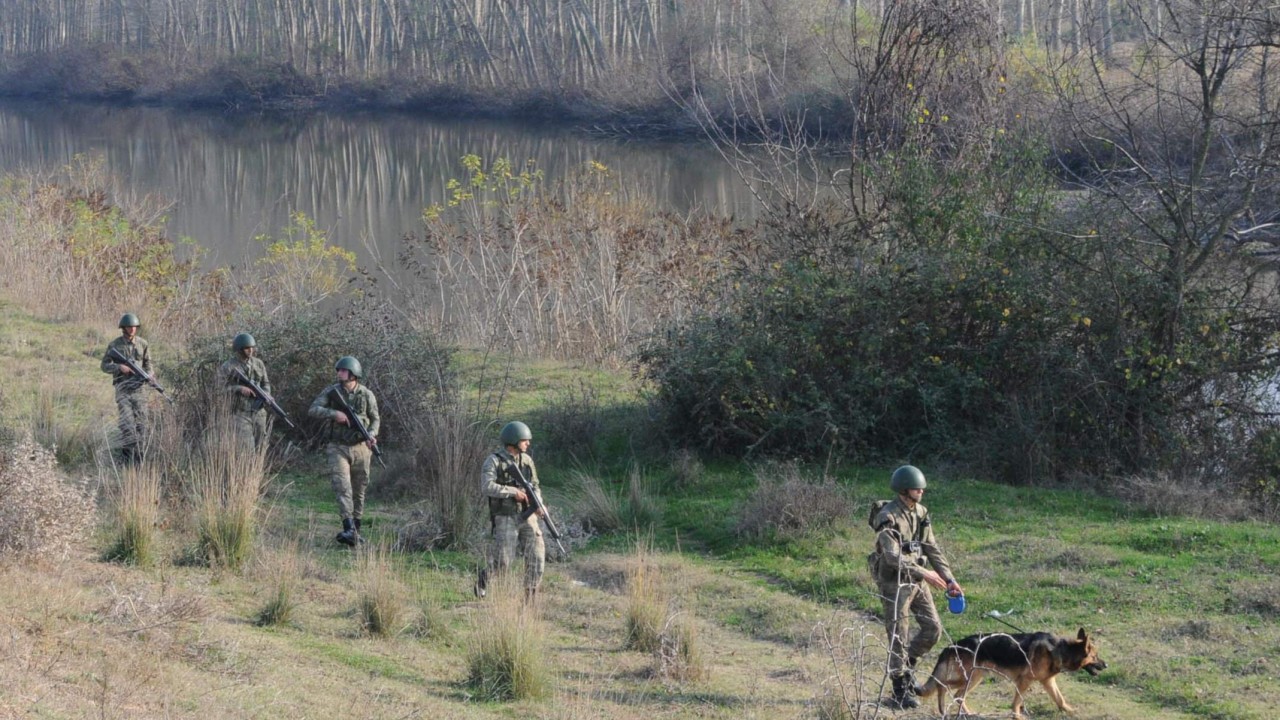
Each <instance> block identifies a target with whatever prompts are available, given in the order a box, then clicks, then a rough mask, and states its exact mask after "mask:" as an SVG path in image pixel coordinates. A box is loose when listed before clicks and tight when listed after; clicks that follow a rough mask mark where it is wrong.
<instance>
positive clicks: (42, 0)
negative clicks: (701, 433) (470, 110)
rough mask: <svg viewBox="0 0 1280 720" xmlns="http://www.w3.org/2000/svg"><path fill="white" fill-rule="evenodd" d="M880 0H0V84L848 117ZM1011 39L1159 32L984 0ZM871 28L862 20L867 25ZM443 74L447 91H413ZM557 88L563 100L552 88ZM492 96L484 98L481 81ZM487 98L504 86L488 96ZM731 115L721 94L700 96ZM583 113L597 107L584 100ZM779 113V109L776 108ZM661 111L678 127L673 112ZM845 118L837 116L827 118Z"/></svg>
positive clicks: (118, 93)
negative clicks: (512, 100)
mask: <svg viewBox="0 0 1280 720" xmlns="http://www.w3.org/2000/svg"><path fill="white" fill-rule="evenodd" d="M917 5H919V4H918V3H913V2H889V1H887V0H852V1H851V0H787V1H785V2H781V1H779V0H680V1H679V2H676V1H675V0H528V1H527V2H510V1H509V0H438V1H432V2H421V1H417V2H415V1H412V0H390V1H387V0H0V89H3V90H4V91H6V92H8V93H10V94H21V95H40V96H63V95H69V96H87V97H95V96H97V97H109V98H113V99H130V98H133V99H146V100H156V99H161V100H166V99H177V100H180V101H191V102H206V103H217V104H226V103H234V104H253V103H265V104H271V103H276V104H280V103H282V102H284V101H286V100H288V99H294V100H297V99H299V98H311V99H315V98H329V101H330V102H341V101H342V100H339V99H338V98H341V99H343V100H346V101H348V102H350V101H351V100H352V99H353V96H355V97H356V98H358V100H359V101H363V102H366V103H367V102H374V103H376V104H383V105H387V104H416V105H418V106H422V105H431V104H439V103H441V102H443V103H444V104H450V101H451V100H452V101H455V102H456V100H457V99H458V96H460V95H462V94H463V93H467V92H470V93H479V94H481V95H484V93H486V92H492V91H493V90H506V91H512V90H514V91H520V92H523V93H525V94H526V95H528V94H534V95H535V96H539V97H541V99H542V100H543V101H544V102H546V103H548V104H551V105H559V106H560V110H562V111H567V113H573V112H576V113H580V114H586V115H592V114H594V115H597V116H599V115H606V116H607V115H608V114H609V113H610V112H613V113H616V114H641V115H648V116H650V117H651V119H652V118H653V116H660V117H665V116H664V108H666V107H667V106H669V105H670V99H671V98H672V97H682V98H683V97H687V96H688V95H689V94H690V92H692V90H693V89H694V88H697V89H701V90H706V91H707V93H708V94H709V95H713V96H714V95H726V94H729V93H730V92H731V91H730V90H728V89H727V86H728V85H730V84H732V83H733V82H736V81H738V80H741V79H746V80H750V81H751V82H753V83H756V84H769V85H774V86H776V87H775V90H774V91H772V94H773V95H776V96H778V97H776V98H772V99H773V100H774V101H776V102H777V103H779V104H781V105H784V106H787V107H790V108H792V109H794V108H796V107H798V106H801V105H803V106H805V107H806V108H807V109H808V111H809V113H811V114H821V115H824V116H826V117H825V120H826V121H827V122H828V123H831V122H835V121H836V119H837V118H838V117H839V116H841V115H844V114H847V110H846V108H847V105H846V104H842V103H841V99H843V98H845V97H846V96H847V90H848V87H849V84H850V83H849V80H850V78H849V73H848V72H847V61H848V58H849V56H850V55H852V54H853V50H852V48H853V47H855V46H856V45H858V44H859V43H861V44H865V43H866V42H868V39H869V38H870V37H873V36H874V32H875V30H874V28H875V27H876V26H877V25H878V24H879V23H880V22H881V21H882V20H884V19H886V18H890V17H891V16H894V15H901V14H903V13H906V12H913V8H914V7H915V6H917ZM939 7H940V9H943V10H945V12H946V13H947V14H949V15H952V16H960V15H965V16H980V17H981V18H982V22H983V23H984V25H986V26H988V27H989V28H990V29H991V32H992V33H994V34H995V35H997V36H999V37H1001V38H1003V39H1004V41H1005V42H1007V43H1011V44H1020V45H1025V46H1027V47H1031V48H1040V49H1041V50H1044V51H1048V52H1050V53H1063V52H1065V53H1079V52H1081V51H1085V50H1088V51H1091V52H1094V53H1096V54H1098V55H1100V56H1103V57H1106V56H1109V55H1110V54H1111V53H1112V51H1113V48H1114V47H1115V46H1116V44H1118V43H1125V42H1129V41H1144V39H1149V38H1151V37H1152V36H1153V35H1158V34H1159V33H1160V32H1161V28H1162V27H1163V26H1164V24H1165V23H1167V22H1168V18H1167V15H1168V14H1169V11H1168V10H1167V9H1165V8H1164V3H1163V2H1159V1H1156V0H1142V2H1133V1H1127V0H1106V1H1104V2H1098V1H1097V0H1004V1H1003V2H988V1H987V0H979V1H976V2H975V1H965V2H951V3H945V4H943V5H940V6H939ZM868 33H871V34H870V35H869V34H868ZM439 87H446V88H451V89H452V93H451V94H450V93H446V94H445V95H444V97H443V98H442V97H441V96H439V95H438V94H432V95H431V97H430V98H422V97H417V98H415V95H421V94H422V93H425V92H429V91H430V90H431V89H432V88H439ZM566 91H569V92H570V96H569V97H568V98H562V97H559V94H561V93H564V92H566ZM488 97H489V98H495V96H493V95H489V96H488ZM498 97H500V96H498ZM713 107H714V109H715V110H716V111H717V112H718V113H719V114H721V115H728V116H732V115H734V114H735V112H736V111H735V109H734V108H732V107H729V103H727V101H726V102H719V103H713ZM593 110H594V112H593ZM781 112H783V110H782V109H780V110H778V111H776V112H774V113H773V114H775V115H776V114H779V113H781ZM665 119H666V121H665V122H664V125H668V126H669V125H671V124H673V123H672V122H671V120H670V118H669V117H667V118H665ZM839 127H840V128H846V127H847V123H846V124H842V125H839Z"/></svg>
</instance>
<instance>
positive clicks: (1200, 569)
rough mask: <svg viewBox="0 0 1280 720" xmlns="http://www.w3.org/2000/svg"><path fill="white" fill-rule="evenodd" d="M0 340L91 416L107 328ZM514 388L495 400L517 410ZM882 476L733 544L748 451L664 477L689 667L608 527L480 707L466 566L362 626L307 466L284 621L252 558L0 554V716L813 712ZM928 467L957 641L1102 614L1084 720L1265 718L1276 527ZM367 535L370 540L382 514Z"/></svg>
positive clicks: (12, 328) (853, 604) (20, 328)
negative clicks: (535, 684)
mask: <svg viewBox="0 0 1280 720" xmlns="http://www.w3.org/2000/svg"><path fill="white" fill-rule="evenodd" d="M0 339H2V340H3V341H2V342H0V355H3V357H4V358H5V359H6V360H8V361H9V363H7V364H9V365H12V364H13V363H14V361H15V360H17V359H20V360H22V361H23V362H25V363H27V365H25V366H24V367H25V368H26V369H24V372H29V373H32V374H31V375H29V376H24V377H31V378H34V377H49V376H61V377H65V378H67V380H66V382H65V383H63V384H62V385H59V386H58V387H59V388H65V392H66V393H67V397H68V398H72V397H73V396H79V395H81V394H82V395H83V403H82V404H79V405H77V404H76V403H74V402H72V401H71V400H70V399H68V400H67V404H68V407H82V408H86V410H83V411H81V412H82V413H85V412H91V411H97V412H98V413H101V414H103V415H105V416H107V417H106V419H105V421H109V413H110V410H111V408H110V404H109V389H107V388H105V385H106V384H105V382H104V380H105V379H104V378H101V377H99V376H97V375H95V374H96V373H97V368H96V357H94V354H95V352H96V348H97V347H98V345H99V344H100V343H101V342H105V339H106V336H101V335H99V334H98V333H96V332H94V331H91V330H86V329H84V328H78V327H70V326H65V325H52V324H48V323H43V322H40V321H36V320H33V319H31V318H30V317H27V316H25V315H22V314H21V313H18V312H16V311H14V310H13V309H12V308H7V307H4V308H0ZM31 348H39V349H40V350H39V351H33V350H31ZM42 364H43V367H42ZM565 377H566V378H572V377H574V376H573V375H572V374H566V375H565ZM570 381H571V380H570ZM18 385H19V389H20V387H21V386H22V385H23V384H18ZM100 385H101V386H103V387H99V386H100ZM552 390H553V389H552ZM537 391H538V392H540V393H545V392H548V388H545V387H538V388H537ZM24 397H26V398H28V401H23V400H22V398H24ZM30 397H31V396H29V395H26V394H23V393H19V392H15V391H13V390H11V391H10V392H7V393H6V394H5V401H6V404H7V407H8V408H12V409H13V410H14V412H15V414H16V415H17V416H20V417H28V415H24V414H23V412H24V411H22V410H21V409H22V408H26V407H29V406H30V407H34V405H35V404H34V402H29V401H30ZM104 401H106V402H105V403H104ZM526 401H527V397H526V398H524V399H523V400H522V399H521V398H513V400H512V402H513V404H514V406H515V407H520V405H519V403H520V402H525V404H524V406H523V407H525V408H529V407H532V405H531V404H529V403H528V402H526ZM89 419H90V420H95V421H96V422H99V423H101V422H103V421H104V419H103V418H96V419H94V418H89ZM544 467H545V469H544V471H543V474H544V475H545V476H546V478H547V481H548V484H549V485H550V487H549V493H550V494H552V500H553V502H554V490H555V487H554V480H555V477H556V475H557V473H556V472H555V470H556V468H555V465H554V463H553V462H551V459H548V462H546V463H545V466H544ZM651 471H652V472H654V473H655V474H660V473H661V472H664V470H663V469H662V468H656V467H655V468H651ZM884 475H885V473H884V471H883V469H877V470H876V471H875V472H874V473H863V474H860V475H857V476H850V478H849V483H850V485H851V487H852V489H853V491H854V494H855V497H856V501H855V502H854V503H853V507H852V508H851V513H850V515H851V519H850V522H849V523H848V525H847V526H846V527H844V528H842V529H840V530H838V531H836V532H834V533H832V534H829V535H826V536H823V537H817V538H810V539H806V540H801V541H794V542H790V543H782V544H776V545H755V546H744V545H741V544H739V543H737V542H735V541H734V540H733V538H732V535H731V533H730V528H731V527H732V524H733V515H734V507H735V506H736V504H737V503H738V502H739V501H740V499H741V497H742V496H743V495H744V494H745V493H747V492H749V491H750V488H751V484H752V483H753V482H754V481H753V480H752V479H751V473H750V472H748V471H747V470H746V469H744V468H743V467H740V466H737V465H729V466H720V467H713V468H711V469H710V470H709V471H708V472H707V474H706V476H705V477H704V479H703V480H701V481H700V482H699V483H698V484H697V485H696V486H695V487H688V488H680V489H676V490H673V491H670V492H669V493H668V495H667V498H666V512H665V518H666V523H667V524H668V526H669V527H668V528H667V529H666V531H664V532H659V533H658V534H657V538H658V543H659V544H660V545H662V546H663V547H664V550H665V552H664V553H663V555H662V559H661V562H662V563H663V568H664V572H663V577H664V578H667V580H668V581H669V583H670V584H671V587H672V589H673V591H674V592H675V593H676V594H677V596H678V597H679V598H680V605H681V607H683V608H685V609H686V610H689V611H692V612H693V613H694V614H695V615H696V616H697V617H698V618H699V620H700V621H701V627H702V635H701V637H702V639H703V642H704V645H705V649H706V656H707V662H708V665H709V667H710V675H709V679H708V680H706V681H703V682H700V683H696V684H692V685H680V684H673V683H664V682H663V681H661V680H658V679H655V678H653V677H652V676H651V674H650V672H649V669H650V668H651V667H652V659H651V658H649V657H647V656H645V655H641V654H638V653H634V652H629V651H624V650H622V649H621V643H622V625H623V620H622V612H623V599H622V596H621V594H620V593H621V584H622V577H623V573H624V568H625V564H626V557H625V554H623V553H621V552H616V551H618V550H622V551H625V549H626V547H627V546H628V544H629V541H627V540H625V539H614V540H607V541H604V542H598V543H597V544H596V548H597V549H595V550H592V549H591V548H588V550H587V551H584V552H580V553H578V554H577V555H576V556H575V557H574V559H573V560H572V561H571V562H569V563H564V564H556V565H553V566H551V568H550V569H549V576H548V585H547V588H546V591H545V592H544V593H543V595H544V597H545V601H544V607H543V615H544V621H545V624H546V627H547V647H548V651H547V652H548V659H549V661H550V664H551V667H552V669H553V675H554V677H555V679H556V680H555V683H556V687H557V690H556V693H555V696H554V697H553V698H551V699H549V700H544V701H538V702H525V703H512V704H498V703H482V702H477V701H474V700H472V699H471V696H470V694H469V691H468V689H467V688H466V686H465V685H464V684H463V680H464V678H465V675H466V664H465V655H466V649H467V645H468V638H469V636H470V633H471V628H472V627H473V623H475V622H477V621H480V622H493V621H494V620H495V619H494V618H491V617H488V616H487V615H484V614H482V613H484V611H485V609H486V607H488V606H486V605H485V604H482V603H477V602H475V601H474V600H472V599H471V598H470V597H469V594H468V588H469V586H470V570H471V568H472V567H473V566H474V563H475V558H474V557H471V556H468V555H465V554H456V553H440V554H413V555H403V556H400V558H399V559H398V561H399V562H400V564H401V570H402V573H403V576H404V578H405V579H406V582H408V583H409V584H411V585H415V586H418V587H420V588H422V593H423V594H424V595H425V596H426V597H427V598H428V601H427V602H428V603H429V604H431V605H432V606H435V607H438V608H439V612H440V617H441V618H442V619H443V622H444V624H445V626H446V628H445V629H444V630H443V631H442V632H441V633H439V634H433V635H432V636H430V637H426V638H418V637H415V636H412V635H409V634H406V635H402V636H400V637H398V638H396V639H392V640H379V639H374V638H370V637H366V636H364V635H362V634H361V633H360V632H359V631H358V629H357V623H356V620H355V615H354V605H355V591H354V589H353V582H352V575H351V567H352V561H351V560H352V558H351V554H350V553H347V552H344V551H342V550H340V549H338V548H337V547H336V546H335V544H334V543H333V542H332V537H331V536H332V533H333V532H334V529H335V528H334V527H333V524H334V521H333V513H332V508H331V502H332V501H331V499H330V498H329V495H328V491H327V489H326V488H325V483H324V482H323V481H322V480H321V475H320V472H319V469H318V468H315V467H303V468H300V469H299V470H297V471H296V472H293V473H291V474H290V475H288V476H285V477H282V478H280V479H279V480H278V482H277V484H276V489H275V491H274V492H273V495H272V501H271V508H272V509H271V513H270V514H269V521H268V528H267V532H266V533H265V535H264V538H263V541H262V545H263V547H264V548H268V549H269V548H272V547H274V546H276V545H277V544H279V542H280V541H282V540H283V541H297V542H298V543H299V544H300V546H301V548H302V555H303V559H304V567H305V573H304V580H303V590H302V593H303V597H304V604H303V605H302V607H301V608H300V610H299V612H298V616H297V617H296V618H295V619H294V621H293V622H292V623H291V624H290V625H289V626H288V627H284V628H278V629H263V628H258V627H255V626H254V625H253V624H252V622H251V621H252V618H253V617H254V615H255V613H256V611H257V609H258V607H259V606H260V605H261V603H262V602H263V601H264V599H265V588H266V587H268V586H269V585H270V583H271V580H272V578H273V577H274V575H275V574H276V573H277V572H278V570H277V568H276V566H275V565H273V560H272V559H271V558H272V554H271V553H270V552H263V553H260V560H259V561H257V562H255V563H254V564H253V566H252V567H251V568H250V569H248V570H247V571H245V572H244V573H242V574H240V575H232V574H218V573H211V572H209V571H208V570H206V569H203V568H199V567H190V566H180V565H174V564H171V563H168V562H166V563H163V564H162V565H160V566H158V567H153V568H144V569H138V568H128V567H119V566H116V565H111V564H107V563H102V562H99V561H97V560H96V552H97V546H96V545H94V544H90V545H88V546H86V547H85V548H84V551H83V552H82V553H81V554H80V555H79V556H78V557H75V558H71V559H69V560H67V561H66V562H61V563H48V564H45V565H42V566H38V567H15V566H3V567H0V629H2V631H0V687H2V688H4V691H3V692H2V693H0V717H67V718H79V717H88V716H95V717H104V718H117V717H118V718H126V717H127V718H136V717H197V716H201V717H262V718H267V717H291V718H305V717H316V718H320V717H326V718H327V717H334V716H359V717H367V718H393V717H396V718H399V717H449V718H473V717H474V718H487V717H545V718H595V717H618V718H640V717H645V718H648V717H653V716H662V717H724V718H729V717H734V718H738V717H759V718H772V717H813V716H814V714H815V713H814V709H813V706H812V703H813V701H814V699H815V698H816V697H819V696H821V695H822V694H823V693H824V692H825V691H826V690H827V689H828V688H830V687H831V686H832V682H833V680H834V679H835V678H836V677H837V676H839V677H840V678H842V679H843V680H845V681H850V680H855V679H856V678H857V675H858V672H859V669H860V668H866V667H870V668H871V673H870V676H869V677H868V678H867V681H868V682H867V688H868V690H869V692H871V693H872V695H874V694H875V693H876V692H877V691H878V689H879V686H878V683H879V682H880V677H879V675H878V673H877V672H876V668H877V667H878V665H879V663H880V661H881V659H882V656H883V648H882V633H881V632H880V630H879V629H878V628H877V627H876V626H875V625H874V624H871V625H868V624H867V623H866V622H865V620H864V619H863V614H862V613H863V611H865V610H869V609H874V608H875V601H874V598H873V596H872V595H871V592H870V586H869V584H868V582H867V580H866V577H865V574H866V573H865V570H864V567H863V565H864V562H863V559H864V557H865V554H866V550H867V547H868V545H869V541H870V531H869V530H868V529H867V528H866V527H865V525H864V524H863V516H864V515H865V506H866V504H867V502H869V501H870V500H871V499H872V498H875V497H881V496H883V495H884V494H885V493H884V492H883V491H882V490H881V487H880V486H881V485H882V480H883V476H884ZM932 480H933V490H931V492H930V493H929V496H928V498H927V502H928V504H929V505H930V507H931V508H932V509H933V510H934V512H935V513H936V516H937V524H938V531H939V533H940V535H941V537H942V538H943V540H944V542H945V544H946V545H947V547H948V549H949V551H950V554H951V556H952V559H953V562H954V564H955V567H956V570H957V572H958V574H959V577H960V579H961V581H962V582H963V583H964V584H965V585H966V587H967V589H968V592H969V601H970V607H971V611H970V612H968V613H966V614H965V615H962V616H946V617H945V618H944V620H945V622H946V626H947V630H948V632H949V633H950V634H951V635H952V636H959V635H963V634H967V633H969V632H974V631H979V630H983V631H995V630H999V629H1001V626H999V625H997V624H995V623H994V622H993V621H991V620H984V619H983V618H982V616H981V613H982V612H984V611H987V610H990V609H1000V610H1001V611H1005V610H1009V609H1014V610H1015V614H1014V615H1013V617H1012V621H1013V622H1014V623H1015V624H1018V625H1021V626H1024V627H1027V628H1028V629H1048V630H1054V631H1057V632H1068V631H1073V630H1074V629H1075V628H1076V627H1078V626H1085V627H1088V628H1090V629H1091V630H1094V631H1096V632H1097V633H1098V635H1099V637H1100V638H1101V640H1102V642H1103V653H1104V657H1105V658H1106V659H1107V660H1108V662H1109V663H1110V664H1111V669H1110V670H1108V671H1107V672H1106V673H1104V674H1103V676H1102V677H1100V678H1098V679H1096V680H1090V679H1086V678H1076V677H1071V678H1067V679H1065V680H1064V681H1063V683H1062V685H1063V688H1064V692H1065V694H1066V695H1067V697H1068V699H1069V700H1070V701H1071V702H1072V703H1073V704H1074V705H1076V707H1077V708H1078V710H1079V716H1080V717H1089V718H1122V719H1128V718H1143V719H1144V720H1151V719H1154V718H1180V717H1219V718H1264V717H1271V715H1272V713H1271V708H1272V707H1273V706H1274V705H1275V704H1276V702H1277V701H1278V700H1280V691H1277V690H1276V689H1275V688H1274V684H1273V683H1271V682H1267V681H1266V679H1268V678H1269V677H1270V676H1271V675H1273V674H1274V667H1273V666H1274V663H1275V661H1274V658H1275V657H1277V656H1278V655H1280V625H1278V623H1277V617H1278V616H1280V609H1278V608H1277V604H1278V603H1280V583H1278V582H1277V580H1275V579H1274V578H1273V577H1272V576H1271V575H1270V574H1269V571H1273V570H1274V569H1275V568H1277V567H1280V530H1278V529H1277V528H1274V527H1269V526H1263V525H1258V524H1252V523H1233V524H1222V523H1213V522H1207V521H1201V520H1191V519H1181V518H1156V517H1150V516H1146V515H1142V514H1139V513H1132V512H1129V511H1126V510H1125V509H1124V508H1123V507H1122V506H1120V505H1118V504H1116V503H1114V502H1112V501H1109V500H1106V499H1102V498H1099V497H1097V496H1095V495H1090V494H1085V493H1078V492H1070V491H1062V490H1036V489H1026V488H1022V489H1013V488H1006V487H1001V486H994V485H990V484H986V483H981V482H976V481H970V480H955V481H951V480H949V479H948V478H945V477H940V476H935V477H933V478H932ZM375 509H377V510H380V511H381V512H383V513H385V511H386V510H387V508H375ZM177 526H178V523H174V524H173V525H171V527H177ZM374 527H375V529H374V535H375V539H377V538H378V537H382V538H388V537H389V536H390V535H391V534H392V533H393V531H394V528H393V527H392V525H391V523H389V522H379V523H376V524H375V526H374ZM164 537H165V541H166V543H167V544H168V548H167V551H168V552H167V553H166V556H167V557H177V556H180V555H181V551H182V548H183V547H184V545H185V544H186V543H188V542H189V539H187V538H184V537H182V535H181V534H180V533H178V532H177V531H174V530H166V531H165V533H164ZM97 542H98V544H100V542H101V541H97ZM815 627H825V628H828V629H829V630H830V631H831V633H832V635H833V636H834V637H836V638H837V639H838V643H837V645H836V647H834V648H831V647H828V646H827V645H826V644H824V643H823V642H821V641H820V640H816V639H815V638H820V637H821V633H818V632H815ZM864 644H865V646H866V649H865V651H859V650H858V647H859V646H860V645H864ZM833 658H834V659H833ZM1007 703H1008V687H1007V686H1006V685H1003V684H997V685H988V686H986V687H983V688H981V689H980V690H979V691H977V693H976V694H975V696H974V699H973V701H972V704H973V705H974V706H975V707H977V708H979V709H984V710H987V711H989V712H994V711H996V710H998V709H1007ZM1029 709H1030V711H1031V712H1032V714H1033V716H1044V715H1049V714H1051V712H1050V711H1051V710H1052V706H1051V704H1050V703H1049V701H1048V699H1047V697H1046V696H1045V695H1044V694H1043V693H1041V692H1038V691H1037V692H1034V693H1033V695H1032V698H1031V702H1030V704H1029ZM874 714H875V712H874V710H871V709H867V710H866V711H865V712H864V717H871V716H873V715H874ZM880 715H881V716H887V715H889V713H887V712H884V711H881V712H880ZM899 715H901V716H916V717H927V716H928V713H927V712H925V711H920V712H916V713H910V714H906V713H900V714H899Z"/></svg>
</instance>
